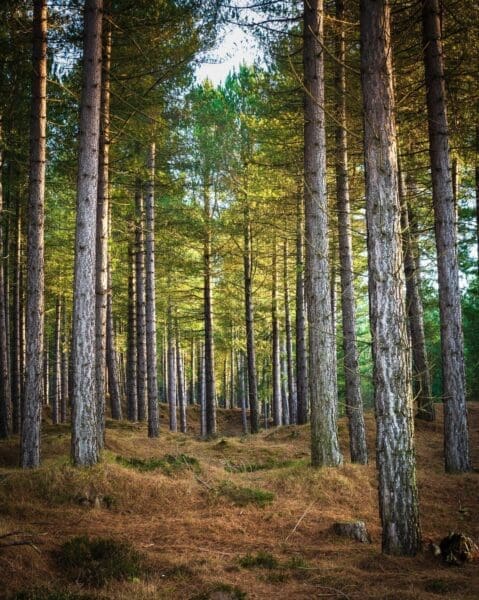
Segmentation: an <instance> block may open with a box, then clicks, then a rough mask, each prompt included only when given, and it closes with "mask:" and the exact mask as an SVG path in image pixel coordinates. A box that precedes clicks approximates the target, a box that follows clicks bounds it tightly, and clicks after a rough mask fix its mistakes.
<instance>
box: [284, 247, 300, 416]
mask: <svg viewBox="0 0 479 600" xmlns="http://www.w3.org/2000/svg"><path fill="white" fill-rule="evenodd" d="M288 259H289V253H288V240H287V239H286V238H285V240H284V245H283V290H284V330H285V335H286V349H285V351H286V378H287V390H288V410H289V422H290V423H292V424H295V423H297V422H298V412H297V409H298V407H297V403H296V382H295V381H294V369H293V339H292V335H291V311H290V307H289V302H290V298H289V273H288Z"/></svg>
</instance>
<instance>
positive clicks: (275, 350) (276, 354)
mask: <svg viewBox="0 0 479 600" xmlns="http://www.w3.org/2000/svg"><path fill="white" fill-rule="evenodd" d="M271 329H272V377H273V423H274V426H275V427H279V426H280V425H281V424H282V422H283V410H282V408H283V407H282V401H281V350H280V339H279V319H278V265H277V253H276V239H274V241H273V263H272V288H271Z"/></svg>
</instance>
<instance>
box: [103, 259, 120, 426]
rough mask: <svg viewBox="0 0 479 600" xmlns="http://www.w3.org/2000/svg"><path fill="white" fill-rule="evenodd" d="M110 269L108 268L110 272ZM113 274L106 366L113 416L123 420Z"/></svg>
mask: <svg viewBox="0 0 479 600" xmlns="http://www.w3.org/2000/svg"><path fill="white" fill-rule="evenodd" d="M109 271H110V269H108V272H109ZM110 279H111V275H110V274H109V275H108V280H109V281H108V289H109V291H108V294H107V301H106V304H107V306H106V367H107V373H108V393H109V396H110V409H111V418H112V419H115V420H116V421H121V419H122V418H123V414H122V412H123V411H122V408H121V392H120V378H119V375H118V356H117V352H116V348H115V328H114V324H113V307H112V296H111V292H110V290H111V281H110Z"/></svg>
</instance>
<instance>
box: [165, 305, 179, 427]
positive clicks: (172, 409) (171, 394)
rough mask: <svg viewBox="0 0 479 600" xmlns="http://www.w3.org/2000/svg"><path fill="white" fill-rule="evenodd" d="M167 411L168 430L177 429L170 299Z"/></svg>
mask: <svg viewBox="0 0 479 600" xmlns="http://www.w3.org/2000/svg"><path fill="white" fill-rule="evenodd" d="M167 324H168V340H167V346H168V413H169V421H170V431H175V432H176V431H178V422H177V416H176V400H177V378H176V370H177V369H176V346H175V332H174V327H173V309H172V306H171V300H169V301H168V316H167Z"/></svg>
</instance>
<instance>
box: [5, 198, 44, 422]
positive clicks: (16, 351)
mask: <svg viewBox="0 0 479 600" xmlns="http://www.w3.org/2000/svg"><path fill="white" fill-rule="evenodd" d="M12 237H13V243H12V255H13V260H12V311H11V338H12V339H11V345H10V357H11V358H10V369H11V390H12V391H11V402H12V411H13V419H12V420H13V427H12V428H13V432H14V433H19V432H20V430H21V418H22V394H21V390H22V385H21V378H22V370H21V345H20V340H21V332H20V324H21V318H20V307H21V301H20V263H21V252H22V248H21V246H22V243H21V239H22V214H21V207H20V202H17V205H16V209H15V234H14V235H12ZM5 266H6V265H5ZM5 266H4V268H5ZM4 276H5V271H4ZM6 331H7V329H6V327H5V334H6ZM0 335H2V334H1V333H0ZM45 347H48V346H47V345H46V344H45ZM5 364H8V363H5ZM7 393H8V392H7ZM46 401H47V402H48V396H47V398H46ZM7 405H8V402H7Z"/></svg>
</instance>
